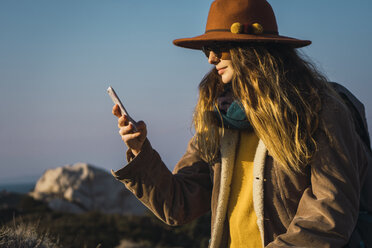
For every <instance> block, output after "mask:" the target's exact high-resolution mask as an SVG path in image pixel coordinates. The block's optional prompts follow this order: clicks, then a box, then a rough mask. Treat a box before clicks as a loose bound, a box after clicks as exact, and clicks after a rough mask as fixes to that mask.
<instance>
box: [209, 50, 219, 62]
mask: <svg viewBox="0 0 372 248" xmlns="http://www.w3.org/2000/svg"><path fill="white" fill-rule="evenodd" d="M219 61H220V59H219V58H218V56H217V54H215V53H214V52H213V51H210V53H209V57H208V63H209V64H211V65H216V64H218V62H219Z"/></svg>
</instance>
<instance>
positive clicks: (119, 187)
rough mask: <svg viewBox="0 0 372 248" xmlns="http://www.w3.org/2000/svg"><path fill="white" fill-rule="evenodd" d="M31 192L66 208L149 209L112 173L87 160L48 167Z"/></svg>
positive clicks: (55, 206)
mask: <svg viewBox="0 0 372 248" xmlns="http://www.w3.org/2000/svg"><path fill="white" fill-rule="evenodd" d="M29 195H30V196H32V197H33V198H35V199H37V200H42V201H46V202H47V203H48V205H49V207H50V208H51V209H53V210H57V211H63V212H71V213H82V212H86V211H99V212H103V213H119V214H142V213H143V212H144V210H145V208H144V206H143V205H142V204H141V203H140V202H139V201H138V200H137V199H136V198H135V197H134V196H133V195H132V194H131V193H130V192H129V191H128V190H127V189H126V188H125V186H124V185H123V184H122V183H120V182H118V181H117V180H115V179H114V177H113V176H112V175H111V174H110V173H108V172H106V171H105V170H102V169H100V168H97V167H94V166H92V165H88V164H86V163H77V164H74V165H66V166H63V167H58V168H56V169H50V170H47V171H46V172H45V173H44V174H43V175H42V177H41V178H40V179H39V180H38V181H37V183H36V186H35V189H34V191H32V192H30V193H29Z"/></svg>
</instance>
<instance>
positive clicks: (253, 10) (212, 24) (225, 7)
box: [205, 0, 278, 33]
mask: <svg viewBox="0 0 372 248" xmlns="http://www.w3.org/2000/svg"><path fill="white" fill-rule="evenodd" d="M236 22H239V23H242V24H252V23H259V24H261V25H262V27H263V29H264V30H265V31H269V32H273V33H277V32H278V26H277V23H276V19H275V15H274V11H273V9H272V8H271V6H270V4H269V3H268V2H267V1H266V0H215V1H214V2H212V5H211V8H210V10H209V14H208V20H207V25H206V29H205V31H206V32H213V30H221V29H230V27H231V25H232V24H233V23H236Z"/></svg>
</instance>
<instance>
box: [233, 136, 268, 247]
mask: <svg viewBox="0 0 372 248" xmlns="http://www.w3.org/2000/svg"><path fill="white" fill-rule="evenodd" d="M257 145H258V137H257V135H256V134H255V133H254V132H247V131H244V132H241V133H240V141H239V148H238V151H237V154H236V159H235V165H234V172H233V178H232V183H231V191H230V199H229V203H228V208H227V217H228V220H229V227H230V237H229V247H230V248H233V247H234V248H235V247H253V248H256V247H262V242H261V235H260V231H259V230H258V226H257V216H256V213H255V211H254V209H253V159H254V155H255V152H256V148H257Z"/></svg>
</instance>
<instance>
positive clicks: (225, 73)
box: [208, 51, 235, 84]
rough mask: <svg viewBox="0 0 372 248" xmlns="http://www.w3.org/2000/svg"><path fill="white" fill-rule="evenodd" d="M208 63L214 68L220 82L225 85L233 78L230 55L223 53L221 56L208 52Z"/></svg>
mask: <svg viewBox="0 0 372 248" xmlns="http://www.w3.org/2000/svg"><path fill="white" fill-rule="evenodd" d="M208 62H209V63H210V64H212V65H215V66H216V69H217V71H218V75H220V76H221V79H222V82H223V83H225V84H227V83H230V82H231V80H232V78H233V76H234V73H235V71H234V69H233V68H232V64H231V59H230V54H229V53H227V52H223V53H222V54H218V55H217V54H216V53H215V52H213V51H210V52H209V57H208Z"/></svg>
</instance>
